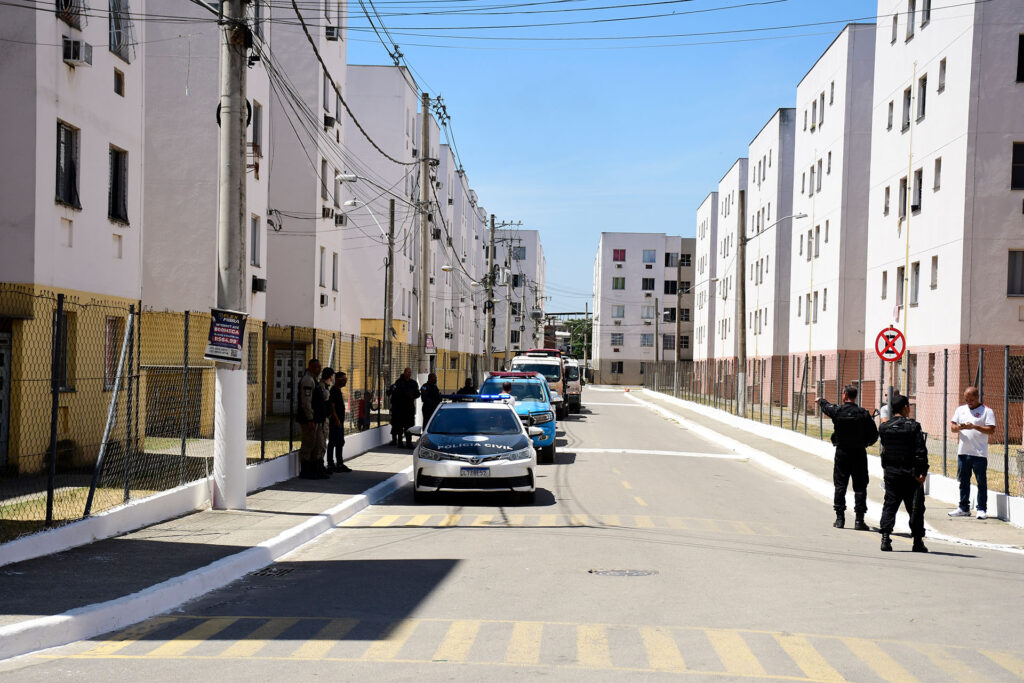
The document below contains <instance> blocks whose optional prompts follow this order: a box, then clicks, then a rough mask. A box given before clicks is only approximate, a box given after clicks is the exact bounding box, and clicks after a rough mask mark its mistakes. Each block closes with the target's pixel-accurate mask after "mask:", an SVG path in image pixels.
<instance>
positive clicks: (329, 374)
mask: <svg viewBox="0 0 1024 683" xmlns="http://www.w3.org/2000/svg"><path fill="white" fill-rule="evenodd" d="M333 384H334V370H333V369H332V368H324V369H323V372H321V373H320V381H319V382H317V384H316V387H315V388H314V389H313V400H312V404H313V468H314V470H313V471H314V472H315V473H316V475H317V478H319V479H327V478H328V477H330V476H331V471H330V470H329V469H327V468H326V467H325V466H324V456H325V455H327V437H328V434H329V433H330V417H331V386H332V385H333Z"/></svg>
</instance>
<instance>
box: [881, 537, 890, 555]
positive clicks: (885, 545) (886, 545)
mask: <svg viewBox="0 0 1024 683" xmlns="http://www.w3.org/2000/svg"><path fill="white" fill-rule="evenodd" d="M891 550H892V539H891V538H889V534H887V533H883V534H882V552H885V553H887V552H890V551H891Z"/></svg>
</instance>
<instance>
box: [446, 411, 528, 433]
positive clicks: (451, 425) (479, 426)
mask: <svg viewBox="0 0 1024 683" xmlns="http://www.w3.org/2000/svg"><path fill="white" fill-rule="evenodd" d="M520 431H522V425H521V423H520V422H519V418H518V417H517V416H516V414H515V413H514V412H512V411H511V410H480V409H473V408H466V407H462V408H445V409H443V410H439V411H437V413H436V414H435V415H434V419H433V420H431V421H430V433H431V434H518V433H520Z"/></svg>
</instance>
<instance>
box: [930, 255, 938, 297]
mask: <svg viewBox="0 0 1024 683" xmlns="http://www.w3.org/2000/svg"><path fill="white" fill-rule="evenodd" d="M938 286H939V257H938V256H932V284H931V288H932V289H937V288H938Z"/></svg>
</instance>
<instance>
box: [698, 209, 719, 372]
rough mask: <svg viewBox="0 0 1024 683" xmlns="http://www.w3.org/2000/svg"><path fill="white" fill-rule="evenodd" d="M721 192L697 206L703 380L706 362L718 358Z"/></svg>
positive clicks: (701, 369) (700, 358) (699, 369)
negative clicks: (719, 211)
mask: <svg viewBox="0 0 1024 683" xmlns="http://www.w3.org/2000/svg"><path fill="white" fill-rule="evenodd" d="M717 249H718V192H712V193H711V194H709V195H708V196H707V197H705V198H704V201H703V202H701V204H700V206H699V207H697V237H696V246H695V248H694V273H695V274H694V277H695V282H694V283H693V307H694V311H695V313H694V330H693V360H694V363H695V364H696V365H697V370H696V373H697V376H698V377H703V374H702V373H703V368H704V367H705V366H706V361H708V360H711V359H713V358H714V357H715V335H714V334H713V330H714V328H715V302H716V299H717V297H716V296H715V292H716V287H715V286H716V285H717V284H718V283H717V281H716V279H715V278H716V275H715V272H716V271H715V266H716V265H717V263H718V259H717V258H716V250H717Z"/></svg>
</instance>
